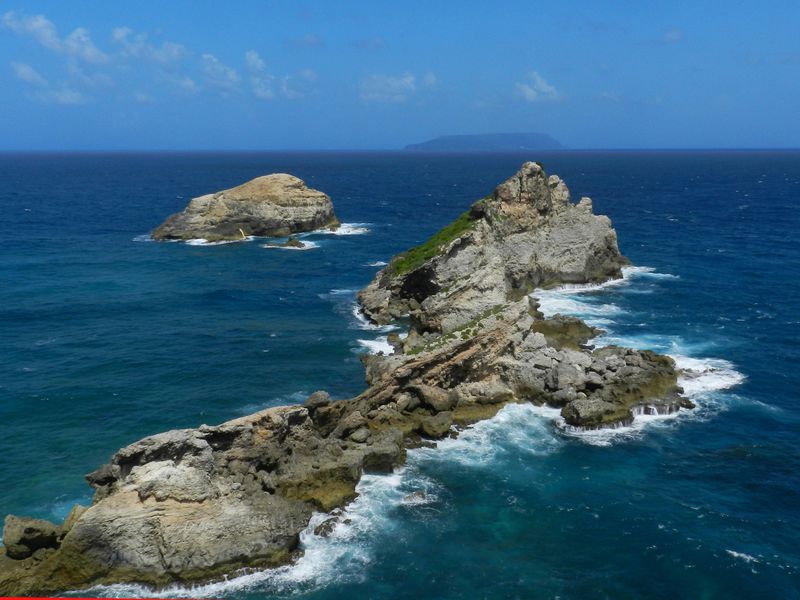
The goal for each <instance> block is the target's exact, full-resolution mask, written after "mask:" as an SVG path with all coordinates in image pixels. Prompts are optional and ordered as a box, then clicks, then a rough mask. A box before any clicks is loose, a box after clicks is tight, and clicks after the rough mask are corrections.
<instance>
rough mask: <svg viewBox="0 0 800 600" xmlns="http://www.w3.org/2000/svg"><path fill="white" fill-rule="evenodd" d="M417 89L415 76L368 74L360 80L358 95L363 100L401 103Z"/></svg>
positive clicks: (407, 74) (405, 74)
mask: <svg viewBox="0 0 800 600" xmlns="http://www.w3.org/2000/svg"><path fill="white" fill-rule="evenodd" d="M416 91H417V78H416V77H415V76H414V75H413V74H411V73H403V74H402V75H370V76H368V77H366V78H365V79H363V80H362V81H361V86H360V96H361V99H362V100H363V101H364V102H387V103H401V102H405V101H406V100H408V99H409V98H410V97H411V96H413V95H414V94H415V93H416Z"/></svg>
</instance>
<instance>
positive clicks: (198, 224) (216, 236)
mask: <svg viewBox="0 0 800 600" xmlns="http://www.w3.org/2000/svg"><path fill="white" fill-rule="evenodd" d="M338 225H339V221H338V219H337V218H336V215H335V214H334V212H333V203H332V202H331V199H330V198H329V197H328V196H327V194H324V193H323V192H320V191H319V190H314V189H311V188H309V187H307V186H306V184H305V183H304V182H303V180H302V179H298V178H297V177H294V176H292V175H287V174H286V173H275V174H273V175H264V176H263V177H256V178H255V179H253V180H251V181H248V182H247V183H243V184H242V185H240V186H237V187H235V188H231V189H229V190H223V191H221V192H216V193H214V194H206V195H205V196H200V197H198V198H194V199H193V200H192V201H191V202H189V205H188V206H187V207H186V208H185V209H184V210H183V212H180V213H177V214H175V215H172V216H171V217H169V218H168V219H167V220H166V221H164V223H162V224H161V225H159V226H158V227H157V228H156V229H155V230H153V233H152V237H153V239H156V240H187V239H198V238H200V239H206V240H208V241H212V242H213V241H220V240H237V239H242V238H243V237H244V236H249V235H257V236H276V237H282V236H288V235H290V234H293V233H299V232H303V231H312V230H314V229H320V228H324V227H337V226H338Z"/></svg>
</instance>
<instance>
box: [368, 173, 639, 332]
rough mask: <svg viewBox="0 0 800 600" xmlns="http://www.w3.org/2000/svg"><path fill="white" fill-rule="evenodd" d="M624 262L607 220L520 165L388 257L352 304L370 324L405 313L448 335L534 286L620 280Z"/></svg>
mask: <svg viewBox="0 0 800 600" xmlns="http://www.w3.org/2000/svg"><path fill="white" fill-rule="evenodd" d="M626 264H628V262H627V260H626V259H625V258H624V257H623V256H622V255H621V254H620V252H619V249H618V248H617V236H616V232H615V231H614V229H613V228H612V227H611V221H610V220H609V219H608V217H605V216H597V215H594V214H592V202H591V200H590V199H589V198H582V199H581V201H580V202H579V203H578V204H573V203H571V202H570V193H569V190H568V189H567V186H566V184H565V183H564V182H563V181H562V180H561V179H560V178H559V177H558V176H556V175H551V176H549V177H548V176H547V175H546V174H545V172H544V170H543V169H542V167H541V166H540V165H538V164H537V163H533V162H527V163H525V164H524V165H522V168H521V169H520V170H519V171H518V172H517V173H516V174H515V175H513V176H512V177H510V178H509V179H508V180H507V181H505V182H503V183H501V184H500V185H499V186H497V188H496V189H495V190H494V192H493V193H492V195H491V196H488V197H486V198H484V199H483V200H480V201H478V202H476V203H475V204H473V205H472V207H471V208H470V210H469V211H468V212H467V213H465V214H464V215H462V216H461V217H460V218H459V219H458V220H457V221H456V222H454V223H453V224H452V225H451V226H449V227H448V228H445V229H444V230H442V231H441V232H439V233H438V234H437V235H435V236H434V237H433V238H431V239H430V240H429V241H428V242H426V243H425V244H423V245H422V246H419V247H417V248H413V249H411V250H409V251H408V252H406V253H404V254H400V255H399V256H397V257H395V258H394V259H393V260H392V262H391V263H390V264H389V265H388V266H387V267H386V268H384V269H383V270H382V271H381V272H379V273H378V274H377V275H376V277H375V279H374V280H373V281H372V283H370V284H369V285H368V286H367V288H366V289H364V290H363V291H362V292H361V293H360V294H359V301H360V303H361V305H362V307H363V310H364V312H365V314H366V315H368V316H369V317H370V318H371V319H372V320H374V321H375V322H376V323H388V322H389V321H391V320H392V319H393V318H396V317H399V316H403V315H407V314H410V315H411V317H412V320H413V322H414V323H415V327H416V328H417V329H418V330H420V331H436V332H443V333H447V332H448V331H451V330H453V329H455V328H458V327H460V326H462V325H464V324H465V323H467V322H468V321H469V320H470V319H473V318H475V317H476V316H477V315H479V314H481V313H482V312H484V311H485V310H487V309H490V308H491V307H493V306H496V305H498V304H501V303H503V302H506V301H507V300H508V299H509V298H519V297H521V296H524V295H525V294H527V293H528V292H530V291H532V290H533V289H534V288H536V287H545V286H548V285H555V284H559V283H587V282H600V281H605V280H607V279H612V278H618V277H621V270H620V269H621V267H623V266H624V265H626Z"/></svg>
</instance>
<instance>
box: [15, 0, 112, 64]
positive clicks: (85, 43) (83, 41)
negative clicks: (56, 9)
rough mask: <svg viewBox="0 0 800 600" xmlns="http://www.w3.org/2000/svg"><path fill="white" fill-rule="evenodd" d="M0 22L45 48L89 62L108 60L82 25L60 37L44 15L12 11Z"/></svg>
mask: <svg viewBox="0 0 800 600" xmlns="http://www.w3.org/2000/svg"><path fill="white" fill-rule="evenodd" d="M0 24H2V26H3V27H5V28H6V29H9V30H11V31H13V32H14V33H16V34H19V35H28V36H30V37H32V38H33V39H34V40H36V41H37V42H38V43H39V44H40V45H42V46H44V47H45V48H47V49H49V50H52V51H54V52H57V53H59V54H64V55H67V56H73V57H75V58H78V59H80V60H83V61H85V62H89V63H95V64H99V63H105V62H108V60H109V56H108V55H107V54H106V53H104V52H103V51H101V50H100V49H98V48H97V46H95V45H94V43H93V42H92V39H91V38H90V37H89V32H88V31H87V30H86V29H84V28H83V27H78V28H77V29H76V30H75V31H73V32H72V33H70V34H69V35H68V36H67V37H65V38H64V39H61V38H60V37H59V35H58V31H57V30H56V26H55V25H54V24H53V23H52V21H50V20H49V19H47V17H45V16H44V15H35V16H33V17H24V16H19V15H17V13H15V12H13V11H9V12H7V13H5V14H4V15H3V16H2V18H0Z"/></svg>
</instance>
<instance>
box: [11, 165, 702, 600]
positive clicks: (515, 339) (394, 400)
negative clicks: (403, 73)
mask: <svg viewBox="0 0 800 600" xmlns="http://www.w3.org/2000/svg"><path fill="white" fill-rule="evenodd" d="M625 264H627V261H626V260H625V259H624V258H623V256H622V255H621V254H620V252H619V250H618V248H617V243H616V235H615V233H614V230H613V228H612V227H611V223H610V221H609V220H608V219H607V218H606V217H600V216H595V215H593V214H592V207H591V201H590V200H589V199H588V198H583V199H581V201H580V202H578V203H577V204H573V203H572V202H571V201H570V195H569V191H568V189H567V187H566V185H565V184H564V182H563V181H561V180H560V179H559V178H557V177H555V176H550V177H548V176H547V175H546V174H545V172H544V170H543V169H542V168H541V166H540V165H538V164H536V163H525V164H524V165H523V166H522V168H521V169H520V171H519V172H518V173H516V174H515V175H514V176H512V177H511V178H509V179H508V180H507V181H506V182H504V183H502V184H501V185H499V186H498V187H497V189H496V190H495V191H494V193H493V194H492V195H491V196H489V197H487V198H485V199H483V200H480V201H479V202H477V203H476V204H474V205H473V206H472V207H471V208H470V209H469V210H468V211H467V212H466V213H464V214H463V215H462V216H461V217H459V218H458V219H457V220H456V221H455V222H454V223H452V224H450V225H448V226H447V227H445V228H444V229H442V230H441V231H440V232H439V233H437V234H436V235H434V236H433V237H432V238H431V239H430V240H429V241H428V242H426V243H425V244H423V245H421V246H419V247H417V248H414V249H412V250H409V251H408V252H406V253H403V254H401V255H399V256H397V257H395V258H394V259H393V260H392V261H391V263H390V264H389V265H388V266H387V267H386V268H385V269H384V270H383V271H381V272H380V273H379V274H378V275H377V276H376V278H375V280H374V281H373V282H372V283H370V285H369V286H367V288H366V289H365V290H363V291H362V292H361V293H360V295H359V302H360V304H361V307H362V309H363V312H364V314H365V315H367V316H368V317H369V318H371V319H372V320H374V321H375V322H378V323H386V322H388V321H389V320H392V319H396V318H401V317H402V318H408V319H409V323H410V329H409V334H408V336H407V337H406V338H405V339H400V338H399V336H397V337H395V338H393V339H392V340H391V341H392V343H393V345H394V347H395V352H393V353H392V354H390V355H375V356H365V357H364V361H363V362H364V365H365V370H366V382H367V384H368V387H367V389H366V390H365V391H364V392H363V393H362V394H360V395H359V396H356V397H355V398H350V399H344V400H332V399H331V398H330V396H329V395H328V394H327V393H325V392H316V393H314V394H312V395H311V396H309V397H308V398H307V399H306V400H305V402H304V403H303V404H302V405H294V406H284V407H278V408H271V409H267V410H264V411H261V412H258V413H255V414H253V415H250V416H247V417H243V418H240V419H236V420H233V421H229V422H227V423H223V424H222V425H218V426H206V425H203V426H201V427H198V428H196V429H182V430H176V431H169V432H166V433H161V434H158V435H154V436H152V437H148V438H145V439H143V440H140V441H138V442H135V443H134V444H131V445H130V446H127V447H125V448H123V449H121V450H119V451H118V452H117V453H116V454H114V455H113V456H112V457H111V460H110V461H109V463H107V464H105V465H103V466H101V467H100V468H98V469H97V470H95V471H94V472H92V473H90V474H89V475H87V481H88V482H89V485H91V486H92V487H93V488H94V490H95V494H94V499H93V502H92V505H91V506H90V507H88V508H83V507H76V508H75V509H74V510H73V511H72V513H71V514H70V516H69V517H68V518H67V519H66V521H65V522H64V523H63V524H61V525H55V524H52V523H48V522H46V521H41V520H34V519H27V518H20V517H15V516H8V517H7V518H6V521H5V528H4V541H5V544H6V548H5V551H4V552H3V553H2V554H0V594H9V595H11V594H13V595H31V594H52V593H57V592H63V591H65V590H71V589H79V588H85V587H87V586H90V585H94V584H98V583H115V582H138V583H143V584H147V585H151V586H154V587H161V586H165V585H168V584H171V583H175V582H180V583H192V582H200V581H208V580H211V579H214V578H219V577H222V576H223V575H226V574H230V573H233V572H237V571H240V570H242V569H253V568H263V567H268V566H273V565H278V564H282V563H286V562H288V561H291V560H292V559H293V558H294V557H295V556H296V554H297V553H298V552H299V551H300V549H299V534H300V532H301V531H303V529H305V528H306V527H307V525H308V522H309V519H310V517H311V515H312V513H313V512H314V511H326V512H327V511H332V510H333V509H335V508H337V507H341V506H343V505H345V504H346V503H347V502H349V501H350V500H352V499H353V498H354V497H355V496H356V492H355V487H356V484H357V483H358V481H359V479H360V477H361V475H362V474H363V473H364V472H368V471H384V472H388V471H391V470H392V469H393V468H394V467H395V466H397V465H399V464H401V463H402V462H403V460H404V457H405V452H406V449H407V448H409V447H414V446H416V445H418V444H420V443H435V440H437V439H441V438H443V437H445V436H449V435H457V434H458V431H459V429H460V428H463V427H467V426H469V425H470V424H471V423H474V422H476V421H479V420H481V419H485V418H489V417H491V416H493V415H494V414H496V413H497V412H498V411H499V410H500V409H501V408H502V407H503V406H504V405H506V404H508V403H511V402H533V403H536V404H547V405H550V406H554V407H559V408H560V409H561V415H562V419H561V422H560V424H559V426H561V427H583V428H596V427H606V426H614V425H616V424H619V423H627V422H630V421H631V420H632V419H633V418H634V417H635V414H637V413H639V412H659V413H660V412H672V411H675V410H678V409H680V408H683V407H686V408H689V407H691V403H690V402H689V401H688V400H686V399H685V398H683V397H682V396H681V390H680V388H679V387H678V385H677V372H676V369H675V365H674V362H673V361H672V359H670V358H669V357H666V356H661V355H658V354H655V353H653V352H649V351H639V350H632V349H626V348H618V347H605V348H593V347H592V346H591V345H590V340H591V338H592V337H594V336H595V335H597V333H598V331H597V330H594V329H592V328H591V327H589V326H587V325H586V324H585V323H583V322H582V321H580V320H578V319H575V318H571V317H565V316H556V317H553V318H549V319H546V318H544V317H543V315H542V314H541V313H540V312H539V310H538V305H537V302H536V300H535V298H533V297H532V296H531V295H530V292H532V291H533V290H535V288H537V287H541V286H545V285H556V284H559V283H576V282H596V281H604V280H607V279H610V278H615V277H620V275H621V273H620V269H621V267H622V266H623V265H625ZM534 295H535V294H534ZM331 518H332V519H335V518H337V517H336V516H332V517H331ZM320 534H321V535H322V534H324V528H321V530H320Z"/></svg>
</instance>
